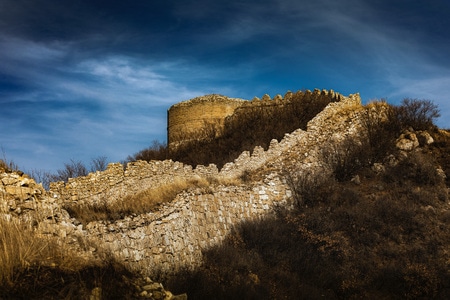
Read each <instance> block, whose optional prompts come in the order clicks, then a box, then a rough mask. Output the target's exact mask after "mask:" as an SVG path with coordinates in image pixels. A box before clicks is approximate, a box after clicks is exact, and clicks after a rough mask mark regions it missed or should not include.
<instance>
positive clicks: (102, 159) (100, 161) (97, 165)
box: [90, 156, 108, 172]
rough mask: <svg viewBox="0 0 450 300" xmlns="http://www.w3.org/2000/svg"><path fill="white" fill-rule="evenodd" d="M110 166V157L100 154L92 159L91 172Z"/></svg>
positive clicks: (103, 169)
mask: <svg viewBox="0 0 450 300" xmlns="http://www.w3.org/2000/svg"><path fill="white" fill-rule="evenodd" d="M107 166H108V158H107V157H106V156H98V157H96V158H93V159H92V160H91V169H90V172H96V171H105V170H106V167H107Z"/></svg>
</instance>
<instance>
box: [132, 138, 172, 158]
mask: <svg viewBox="0 0 450 300" xmlns="http://www.w3.org/2000/svg"><path fill="white" fill-rule="evenodd" d="M167 158H168V147H167V144H166V143H163V142H159V141H157V140H153V141H152V144H151V146H150V147H148V148H146V149H143V150H141V151H139V152H138V153H135V154H134V155H132V156H128V158H127V161H128V162H131V161H137V160H145V161H151V160H165V159H167Z"/></svg>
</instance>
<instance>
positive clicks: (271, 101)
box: [167, 89, 345, 149]
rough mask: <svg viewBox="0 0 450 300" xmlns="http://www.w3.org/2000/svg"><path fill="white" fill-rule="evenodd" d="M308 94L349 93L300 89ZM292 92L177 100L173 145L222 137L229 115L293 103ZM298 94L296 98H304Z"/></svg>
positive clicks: (170, 130) (171, 120) (335, 97)
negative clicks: (247, 96)
mask: <svg viewBox="0 0 450 300" xmlns="http://www.w3.org/2000/svg"><path fill="white" fill-rule="evenodd" d="M297 93H298V94H301V95H302V96H303V97H306V98H319V97H322V98H325V99H326V100H327V101H328V102H336V101H341V100H342V99H344V98H345V97H344V96H342V95H341V94H339V93H336V92H334V91H333V90H330V91H326V90H322V91H321V90H319V89H315V90H314V91H312V92H311V91H309V90H307V91H304V92H301V91H298V92H297ZM293 95H294V94H293V93H292V92H287V93H286V94H285V95H284V97H282V96H281V95H276V96H275V97H273V98H271V97H270V96H269V95H267V94H266V95H264V96H263V97H262V98H261V99H259V98H257V97H255V98H253V100H251V101H248V100H243V99H236V98H228V97H226V96H222V95H215V94H214V95H206V96H202V97H197V98H194V99H191V100H188V101H183V102H180V103H177V104H175V105H173V106H172V107H170V108H169V110H168V112H167V143H168V145H169V148H170V149H173V148H175V147H176V146H177V145H179V143H182V142H187V141H191V140H198V139H202V138H206V137H211V136H212V137H218V136H220V135H221V133H222V131H223V128H224V124H225V119H226V118H228V117H232V116H233V115H234V114H235V113H236V112H237V111H241V112H242V110H246V109H251V108H255V107H258V106H259V107H261V106H264V107H269V108H273V109H277V107H279V106H284V105H289V104H291V103H292V101H294V100H293V99H294V97H293ZM300 98H301V97H297V98H296V99H300Z"/></svg>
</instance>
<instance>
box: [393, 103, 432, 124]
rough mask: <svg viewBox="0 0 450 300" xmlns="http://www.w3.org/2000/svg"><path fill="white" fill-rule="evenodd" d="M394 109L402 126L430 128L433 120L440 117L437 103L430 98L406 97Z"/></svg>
mask: <svg viewBox="0 0 450 300" xmlns="http://www.w3.org/2000/svg"><path fill="white" fill-rule="evenodd" d="M396 109H397V114H398V118H399V120H400V122H401V124H402V125H403V127H404V128H408V127H412V128H414V130H428V129H431V128H433V127H434V120H435V119H437V118H439V117H440V113H439V109H438V107H437V105H436V104H434V103H433V102H432V101H430V100H420V99H410V98H406V99H403V101H402V103H401V105H400V106H398V107H396Z"/></svg>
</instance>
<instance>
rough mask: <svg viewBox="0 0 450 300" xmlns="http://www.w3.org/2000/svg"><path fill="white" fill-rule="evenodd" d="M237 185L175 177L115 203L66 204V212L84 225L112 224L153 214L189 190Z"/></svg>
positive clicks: (198, 178)
mask: <svg viewBox="0 0 450 300" xmlns="http://www.w3.org/2000/svg"><path fill="white" fill-rule="evenodd" d="M239 183H240V181H239V180H238V179H218V178H203V177H197V178H181V177H180V178H174V180H173V181H172V182H170V183H167V184H164V185H160V186H157V187H152V188H149V189H146V190H143V191H141V192H139V193H137V194H133V195H128V196H126V197H124V198H123V199H119V200H117V201H114V202H111V201H108V200H106V199H105V200H103V201H99V202H97V203H89V204H83V205H79V204H73V205H67V206H66V207H65V209H66V210H67V211H68V212H69V214H70V215H71V216H72V217H74V218H76V219H78V221H80V222H81V223H82V224H85V225H86V224H88V223H89V222H92V221H100V220H108V221H114V220H118V219H122V218H124V217H125V216H128V215H132V214H136V215H139V214H143V213H148V212H153V211H156V210H157V209H158V207H160V206H161V205H162V204H164V203H168V202H171V201H173V200H174V199H175V198H176V196H177V195H178V194H179V193H181V192H182V191H185V190H188V189H191V188H201V189H203V191H204V192H211V186H212V185H216V184H217V185H218V184H222V185H236V184H239Z"/></svg>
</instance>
